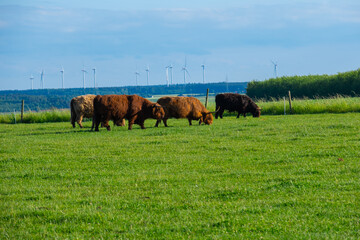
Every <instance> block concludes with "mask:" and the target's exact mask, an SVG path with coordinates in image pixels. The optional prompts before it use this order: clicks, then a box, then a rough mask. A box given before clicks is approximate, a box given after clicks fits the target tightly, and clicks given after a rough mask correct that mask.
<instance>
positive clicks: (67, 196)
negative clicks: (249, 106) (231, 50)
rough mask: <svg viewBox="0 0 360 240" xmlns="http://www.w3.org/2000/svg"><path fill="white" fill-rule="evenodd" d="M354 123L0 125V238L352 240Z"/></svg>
mask: <svg viewBox="0 0 360 240" xmlns="http://www.w3.org/2000/svg"><path fill="white" fill-rule="evenodd" d="M358 119H359V114H358V113H347V114H312V115H287V116H261V117H260V118H252V117H249V118H245V119H244V118H240V119H236V118H234V117H224V119H217V120H216V119H215V120H214V123H213V124H212V125H210V126H208V125H201V126H198V125H193V126H191V127H189V126H188V122H187V121H186V120H184V119H180V120H176V119H170V120H169V121H168V124H169V127H168V128H165V127H164V126H163V125H161V126H160V127H158V128H155V127H154V124H155V121H154V120H147V121H146V122H145V126H146V127H147V129H145V130H141V129H140V128H139V126H135V127H134V129H133V130H131V131H129V130H127V128H124V127H113V128H112V131H110V132H108V131H106V129H105V128H101V129H100V132H91V131H90V126H91V123H90V122H85V123H84V126H85V128H84V129H79V128H75V129H73V128H72V126H71V124H70V123H69V122H65V123H42V124H37V123H36V124H17V125H14V124H1V125H0V132H1V134H0V146H1V147H0V239H188V238H191V239H359V238H360V231H359V229H360V225H359V219H360V210H359V209H360V205H359V204H360V201H359V189H360V174H359V173H360V165H359V155H360V151H359V149H360V145H359V139H360V124H359V120H358Z"/></svg>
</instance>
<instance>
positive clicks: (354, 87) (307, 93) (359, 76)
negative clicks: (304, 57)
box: [247, 69, 360, 99]
mask: <svg viewBox="0 0 360 240" xmlns="http://www.w3.org/2000/svg"><path fill="white" fill-rule="evenodd" d="M289 90H290V91H291V95H292V96H293V97H296V98H304V97H308V98H317V97H325V98H328V97H331V96H336V95H338V94H340V95H347V96H352V97H354V96H357V94H359V93H360V69H358V70H356V71H350V72H345V73H338V74H336V75H309V76H292V77H288V76H284V77H279V78H276V79H274V78H272V79H269V80H266V81H262V82H260V81H252V82H250V83H249V84H248V85H247V95H248V96H250V97H251V98H264V99H270V98H272V97H275V98H281V97H283V96H286V95H287V94H288V91H289Z"/></svg>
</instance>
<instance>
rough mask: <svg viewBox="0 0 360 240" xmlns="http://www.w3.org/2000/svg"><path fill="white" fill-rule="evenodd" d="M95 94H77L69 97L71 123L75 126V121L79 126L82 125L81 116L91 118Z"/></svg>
mask: <svg viewBox="0 0 360 240" xmlns="http://www.w3.org/2000/svg"><path fill="white" fill-rule="evenodd" d="M95 97H96V96H95V95H91V94H88V95H82V96H77V97H74V98H73V99H71V102H70V109H71V124H72V126H73V127H75V122H77V123H78V124H79V126H80V128H82V127H83V125H82V120H83V118H92V117H93V114H94V98H95Z"/></svg>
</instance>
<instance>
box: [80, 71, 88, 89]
mask: <svg viewBox="0 0 360 240" xmlns="http://www.w3.org/2000/svg"><path fill="white" fill-rule="evenodd" d="M81 71H82V72H83V88H84V89H85V73H87V71H86V70H85V67H84V66H83V69H82V70H81Z"/></svg>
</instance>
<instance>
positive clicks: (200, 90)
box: [0, 82, 247, 113]
mask: <svg viewBox="0 0 360 240" xmlns="http://www.w3.org/2000/svg"><path fill="white" fill-rule="evenodd" d="M246 87H247V82H231V83H230V82H229V83H227V82H221V83H207V84H196V83H193V84H177V85H171V86H169V87H168V86H166V85H153V86H128V87H105V88H96V89H94V88H85V89H83V88H69V89H36V90H8V91H0V112H3V113H4V112H13V111H14V110H15V111H20V110H21V101H22V100H24V101H25V111H29V110H31V111H40V110H47V109H52V108H57V109H62V108H69V104H70V100H71V99H72V98H73V97H76V96H79V95H84V94H96V95H97V94H99V95H105V94H138V95H140V96H142V97H151V96H153V95H174V94H175V95H205V94H206V89H207V88H209V92H210V94H212V95H214V94H217V93H221V92H238V93H245V92H246Z"/></svg>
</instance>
